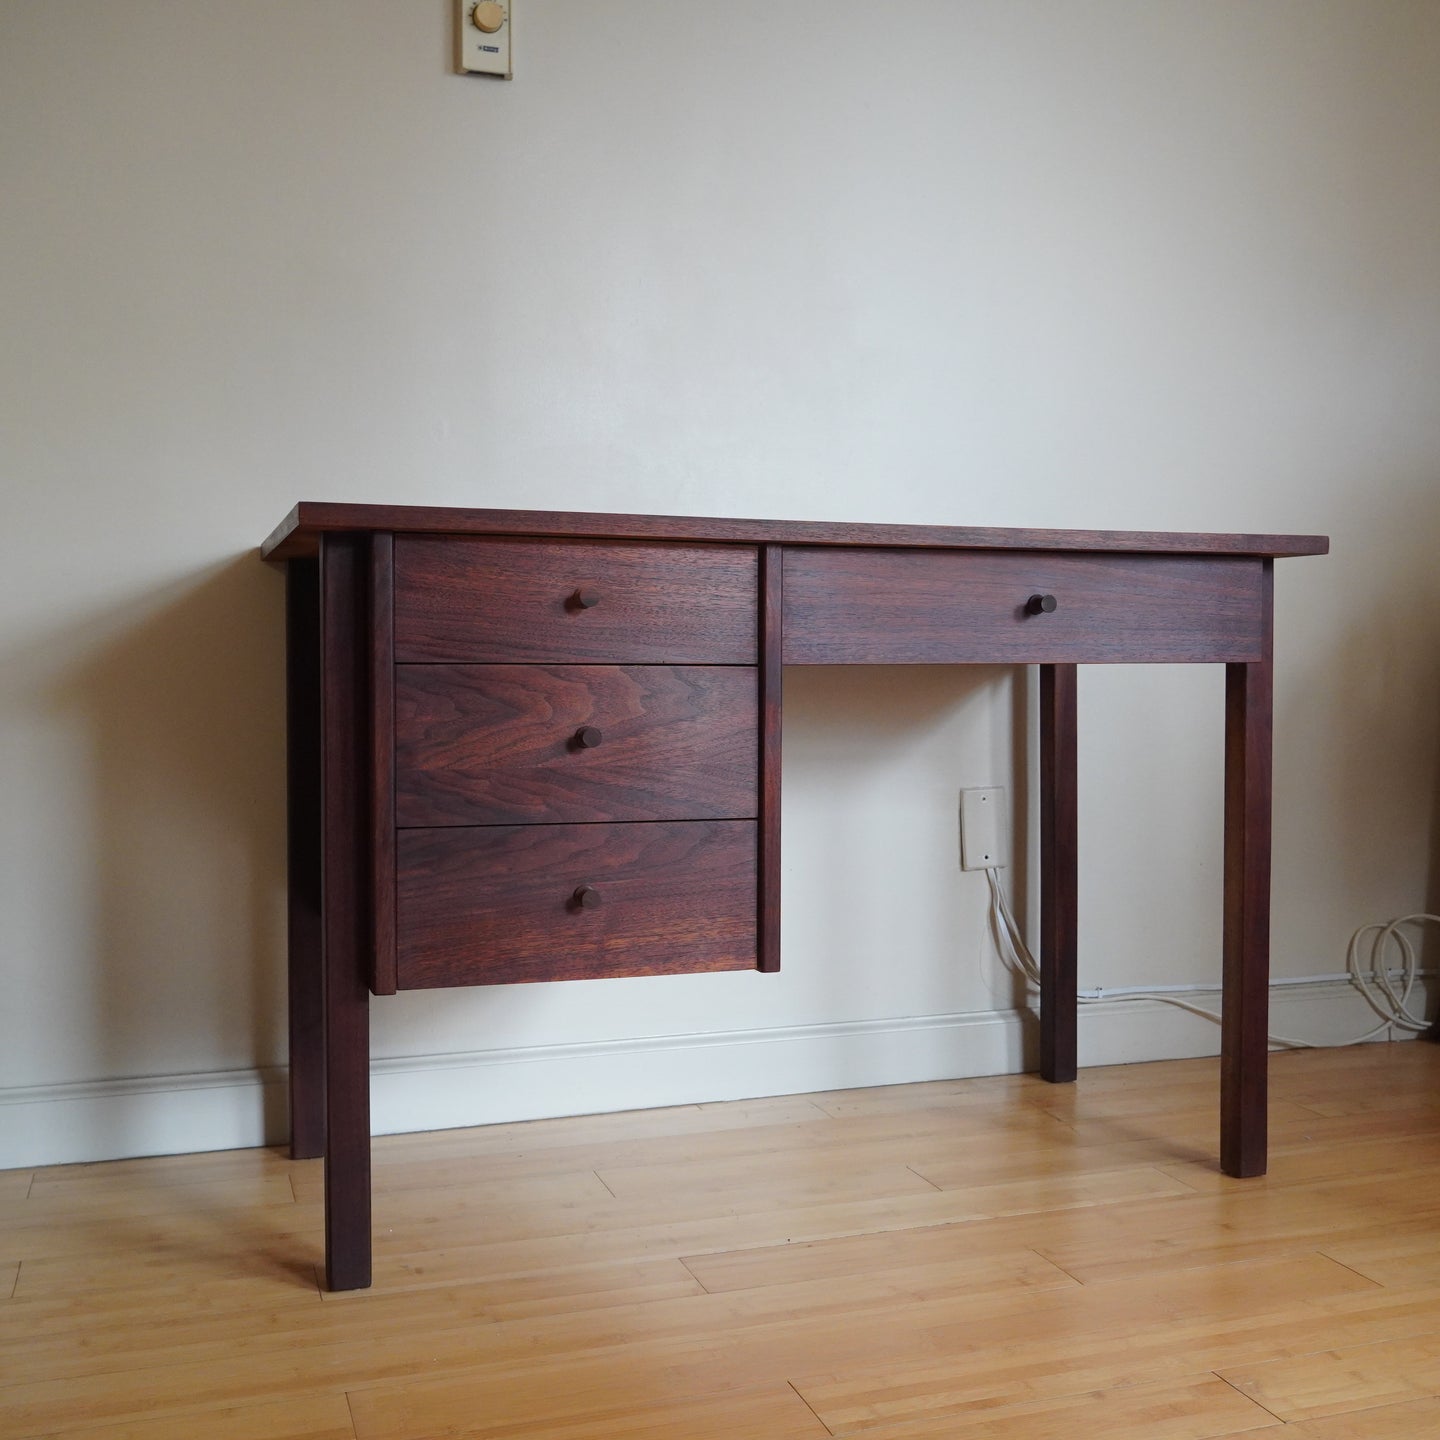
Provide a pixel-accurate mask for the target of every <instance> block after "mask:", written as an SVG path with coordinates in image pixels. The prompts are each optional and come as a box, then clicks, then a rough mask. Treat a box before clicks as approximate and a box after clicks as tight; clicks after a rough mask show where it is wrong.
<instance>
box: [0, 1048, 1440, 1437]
mask: <svg viewBox="0 0 1440 1440" xmlns="http://www.w3.org/2000/svg"><path fill="white" fill-rule="evenodd" d="M1217 1074H1218V1066H1217V1064H1216V1062H1214V1061H1180V1062H1174V1063H1166V1064H1160V1065H1138V1066H1128V1067H1116V1068H1113V1069H1106V1070H1089V1071H1083V1072H1082V1073H1081V1076H1080V1082H1079V1084H1078V1085H1076V1086H1065V1087H1053V1086H1048V1085H1045V1084H1043V1083H1042V1082H1040V1081H1038V1080H1035V1079H1033V1078H1030V1077H1007V1078H999V1079H986V1080H965V1081H951V1082H944V1083H938V1084H930V1085H914V1086H905V1087H901V1088H895V1089H883V1090H862V1091H851V1092H837V1093H830V1094H819V1095H809V1096H803V1097H787V1098H783V1099H775V1100H762V1101H753V1102H741V1103H735V1104H726V1105H700V1106H690V1107H683V1108H679V1109H674V1110H660V1111H650V1112H638V1113H634V1114H627V1115H612V1116H600V1117H594V1118H588V1119H578V1120H554V1121H540V1122H537V1123H533V1124H529V1125H506V1126H496V1127H491V1128H488V1129H483V1130H469V1131H449V1132H443V1133H437V1134H430V1135H416V1136H399V1137H393V1138H388V1139H382V1140H379V1141H377V1142H376V1192H375V1228H376V1280H375V1287H374V1289H373V1290H370V1291H368V1292H357V1293H353V1294H349V1295H322V1294H321V1292H320V1289H319V1287H318V1285H317V1283H316V1275H315V1266H316V1263H317V1262H318V1261H319V1259H320V1234H321V1210H320V1187H321V1170H320V1164H319V1162H318V1161H304V1162H291V1161H289V1160H287V1159H286V1158H285V1157H284V1155H283V1154H282V1153H280V1152H277V1151H270V1150H252V1151H233V1152H228V1153H219V1154H214V1155H197V1156H185V1157H179V1158H174V1159H154V1160H140V1161H125V1162H117V1163H114V1164H107V1165H92V1166H63V1167H58V1168H54V1169H47V1170H38V1171H35V1172H34V1173H33V1174H32V1173H30V1172H19V1171H6V1172H0V1435H3V1436H5V1437H7V1440H12V1437H14V1440H18V1437H21V1436H42V1435H43V1436H58V1435H66V1436H72V1435H73V1436H78V1435H83V1436H86V1437H88V1440H120V1437H122V1436H123V1437H126V1440H132V1437H136V1440H138V1437H144V1440H281V1437H284V1440H353V1437H361V1440H372V1437H373V1440H402V1437H403V1440H428V1437H432V1436H474V1437H482V1436H483V1437H492V1440H498V1437H502V1436H504V1437H521V1436H523V1437H546V1440H562V1437H563V1440H601V1437H603V1440H623V1437H640V1436H645V1437H652V1440H711V1437H716V1440H720V1437H724V1440H806V1437H824V1436H827V1435H850V1434H855V1435H861V1436H864V1437H865V1440H899V1437H921V1436H944V1437H948V1440H992V1437H1004V1440H1042V1437H1046V1440H1048V1437H1064V1440H1074V1437H1079V1436H1084V1437H1086V1440H1114V1437H1123V1436H1137V1437H1140V1436H1143V1437H1146V1440H1200V1437H1220V1436H1230V1435H1248V1434H1251V1433H1254V1432H1266V1431H1268V1432H1269V1433H1271V1434H1274V1435H1276V1436H1280V1435H1284V1436H1286V1437H1292V1436H1293V1437H1295V1440H1360V1437H1363V1440H1419V1437H1433V1436H1440V1047H1437V1046H1432V1045H1427V1044H1423V1043H1422V1044H1408V1045H1392V1046H1382V1045H1373V1046H1365V1047H1360V1048H1356V1049H1351V1050H1331V1051H1318V1052H1307V1053H1302V1054H1290V1055H1279V1056H1276V1057H1275V1058H1274V1062H1273V1070H1272V1075H1273V1096H1274V1104H1273V1108H1272V1111H1271V1142H1272V1159H1271V1170H1270V1174H1269V1176H1268V1177H1266V1178H1265V1179H1262V1180H1250V1181H1232V1180H1227V1179H1225V1178H1224V1177H1222V1176H1221V1175H1220V1174H1219V1173H1218V1172H1217V1169H1216V1166H1215V1163H1214V1155H1215V1150H1216V1134H1215V1130H1216V1124H1215V1110H1216V1094H1217Z"/></svg>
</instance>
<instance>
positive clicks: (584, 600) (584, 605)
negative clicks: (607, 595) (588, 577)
mask: <svg viewBox="0 0 1440 1440" xmlns="http://www.w3.org/2000/svg"><path fill="white" fill-rule="evenodd" d="M599 603H600V592H599V591H598V590H591V589H589V588H588V587H586V586H583V585H582V586H581V587H580V589H578V590H577V591H576V592H575V593H574V594H573V595H572V596H571V597H570V604H571V605H572V606H573V607H574V608H575V609H576V610H593V609H594V608H595V607H596V606H597V605H598V604H599Z"/></svg>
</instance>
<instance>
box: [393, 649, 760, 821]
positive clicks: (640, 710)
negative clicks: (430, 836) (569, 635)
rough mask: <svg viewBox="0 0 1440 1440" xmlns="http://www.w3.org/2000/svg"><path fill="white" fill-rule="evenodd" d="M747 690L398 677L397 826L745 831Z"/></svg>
mask: <svg viewBox="0 0 1440 1440" xmlns="http://www.w3.org/2000/svg"><path fill="white" fill-rule="evenodd" d="M756 686H757V677H756V672H755V670H754V669H753V668H749V667H742V666H733V667H730V666H719V665H626V666H621V665H401V666H400V667H399V668H398V669H397V670H396V672H395V696H396V698H395V711H396V733H395V750H396V759H395V764H396V769H397V773H398V780H397V794H396V816H397V819H398V823H399V824H400V825H402V826H417V825H521V824H556V823H563V822H579V821H598V820H684V819H695V820H701V819H706V820H708V819H716V820H723V819H731V820H733V819H739V818H752V819H753V818H754V816H755V815H756V814H757V813H758V805H759V796H758V794H757V781H758V772H759V754H758V750H759V745H758V732H757V729H756V725H755V715H756V710H757V706H758V697H757V694H756Z"/></svg>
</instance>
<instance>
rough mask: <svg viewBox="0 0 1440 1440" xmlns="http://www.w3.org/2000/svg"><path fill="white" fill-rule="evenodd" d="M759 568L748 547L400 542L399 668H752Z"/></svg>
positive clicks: (397, 568) (413, 539) (397, 602)
mask: <svg viewBox="0 0 1440 1440" xmlns="http://www.w3.org/2000/svg"><path fill="white" fill-rule="evenodd" d="M757 567H758V562H757V559H756V555H755V551H754V550H753V549H751V548H747V547H745V546H729V545H653V544H628V545H627V544H618V545H577V544H574V543H573V542H569V541H562V542H559V543H553V544H552V543H546V542H543V541H538V540H443V539H436V538H433V537H423V536H413V535H402V536H400V537H399V538H398V539H397V540H396V542H395V658H396V659H397V660H398V661H400V662H402V663H403V662H406V661H425V660H432V661H451V662H465V661H476V662H484V661H489V662H492V663H494V662H500V663H505V662H539V663H541V664H545V663H550V662H560V661H563V662H568V663H571V664H581V665H583V664H586V663H599V664H615V663H617V662H618V663H621V664H629V665H753V664H754V663H755V649H756V638H755V637H756V585H757V580H756V572H757ZM583 600H588V601H589V602H590V603H588V604H585V603H582V601H583Z"/></svg>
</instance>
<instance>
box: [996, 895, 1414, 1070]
mask: <svg viewBox="0 0 1440 1440" xmlns="http://www.w3.org/2000/svg"><path fill="white" fill-rule="evenodd" d="M985 877H986V879H987V880H989V882H990V924H991V927H992V929H993V930H994V933H995V946H996V949H997V950H998V951H999V954H1000V960H1001V963H1002V964H1003V965H1004V966H1005V967H1006V969H1008V970H1010V971H1011V972H1012V973H1014V974H1015V975H1018V976H1019V977H1020V978H1021V979H1022V980H1024V981H1025V983H1026V985H1027V986H1029V987H1031V988H1033V989H1034V990H1036V991H1038V990H1039V988H1040V966H1039V964H1038V963H1037V962H1036V959H1035V957H1034V955H1032V954H1031V953H1030V948H1029V946H1027V945H1026V943H1025V937H1024V936H1023V935H1022V934H1021V933H1020V926H1019V924H1018V923H1017V921H1016V919H1015V913H1014V911H1012V910H1011V908H1010V902H1009V900H1008V899H1007V898H1006V896H1005V889H1004V887H1003V886H1002V885H1001V884H1000V872H999V871H998V870H997V869H995V868H994V867H993V866H987V867H986V870H985ZM1426 923H1433V924H1440V915H1426V914H1415V915H1402V916H1400V917H1399V918H1398V919H1396V920H1390V921H1388V922H1382V923H1377V924H1371V925H1362V926H1361V927H1360V928H1359V929H1358V930H1357V931H1356V932H1355V933H1354V934H1353V935H1352V936H1351V937H1350V944H1349V947H1348V948H1347V950H1346V954H1345V974H1344V975H1339V976H1334V977H1329V976H1325V977H1320V978H1324V979H1329V978H1334V979H1348V980H1349V981H1350V982H1351V984H1353V985H1354V986H1355V988H1356V989H1357V990H1359V991H1360V993H1361V995H1363V996H1364V998H1365V1001H1366V1003H1367V1004H1368V1005H1369V1006H1370V1008H1371V1009H1372V1010H1374V1012H1375V1013H1376V1014H1377V1015H1378V1016H1379V1017H1380V1023H1379V1024H1378V1025H1376V1026H1374V1027H1373V1028H1372V1029H1370V1030H1367V1031H1366V1032H1365V1034H1363V1035H1356V1036H1355V1037H1354V1038H1353V1039H1350V1040H1335V1041H1330V1042H1328V1044H1329V1045H1358V1044H1360V1043H1361V1042H1362V1041H1365V1040H1370V1039H1373V1038H1374V1037H1375V1036H1376V1035H1379V1034H1380V1033H1381V1032H1382V1031H1384V1030H1390V1029H1398V1030H1409V1031H1412V1032H1415V1033H1418V1032H1420V1031H1423V1030H1428V1029H1429V1028H1430V1025H1429V1022H1428V1021H1426V1020H1425V1019H1424V1018H1423V1017H1422V1016H1420V1015H1415V1014H1412V1013H1411V1011H1410V1009H1409V1001H1410V995H1411V992H1412V991H1413V990H1414V988H1415V982H1416V981H1417V980H1418V979H1420V977H1421V975H1422V974H1431V973H1433V972H1430V971H1425V972H1422V971H1421V970H1420V969H1419V968H1418V965H1417V962H1416V958H1415V947H1414V945H1413V944H1412V943H1411V941H1410V938H1409V936H1407V935H1405V934H1404V933H1403V932H1402V930H1401V927H1402V926H1404V925H1416V924H1426ZM1372 933H1373V934H1374V936H1375V938H1374V940H1373V941H1372V942H1371V944H1370V947H1369V959H1370V964H1369V970H1368V973H1367V971H1366V968H1365V964H1364V961H1363V959H1362V953H1363V952H1364V949H1365V943H1364V942H1365V937H1366V936H1367V935H1370V934H1372ZM1392 944H1393V945H1394V946H1395V948H1396V950H1397V951H1398V952H1399V957H1400V958H1399V963H1398V964H1392V963H1390V962H1389V961H1388V960H1387V955H1386V952H1387V947H1389V946H1390V945H1392ZM1397 981H1398V983H1397ZM1281 983H1283V982H1281ZM1187 988H1192V989H1201V988H1204V987H1200V986H1193V987H1187ZM1078 998H1079V1001H1080V1004H1082V1005H1098V1004H1100V1003H1101V1002H1102V1001H1106V1000H1148V1001H1152V1002H1154V1001H1158V1002H1159V1003H1160V1004H1162V1005H1173V1006H1174V1007H1175V1008H1176V1009H1177V1010H1185V1011H1188V1012H1189V1013H1190V1014H1191V1015H1199V1016H1201V1017H1202V1018H1203V1019H1206V1020H1213V1021H1214V1022H1215V1024H1217V1025H1218V1024H1219V1023H1220V1016H1219V1015H1217V1014H1216V1013H1215V1012H1214V1011H1213V1010H1206V1009H1205V1008H1204V1006H1201V1005H1196V1004H1193V1003H1192V1002H1191V1001H1189V1000H1182V999H1180V998H1179V996H1177V995H1175V994H1173V993H1166V991H1164V990H1161V989H1156V990H1128V989H1127V990H1124V991H1116V990H1112V991H1108V992H1107V991H1096V992H1094V993H1092V994H1081V995H1080V996H1079V997H1078ZM1268 1038H1269V1040H1270V1043H1271V1044H1272V1045H1283V1046H1286V1047H1288V1048H1290V1049H1295V1050H1319V1049H1324V1048H1327V1044H1326V1043H1322V1042H1319V1041H1314V1040H1294V1039H1291V1038H1290V1037H1289V1036H1287V1035H1270V1036H1269V1037H1268Z"/></svg>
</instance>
